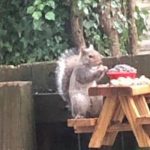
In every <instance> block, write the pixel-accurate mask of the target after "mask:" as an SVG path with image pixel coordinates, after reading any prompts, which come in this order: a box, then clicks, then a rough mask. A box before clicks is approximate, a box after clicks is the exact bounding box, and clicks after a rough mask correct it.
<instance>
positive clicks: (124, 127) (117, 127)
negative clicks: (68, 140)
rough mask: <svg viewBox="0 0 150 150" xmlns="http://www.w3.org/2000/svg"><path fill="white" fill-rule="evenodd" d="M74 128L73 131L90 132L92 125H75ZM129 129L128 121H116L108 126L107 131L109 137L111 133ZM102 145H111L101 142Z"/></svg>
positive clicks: (92, 128)
mask: <svg viewBox="0 0 150 150" xmlns="http://www.w3.org/2000/svg"><path fill="white" fill-rule="evenodd" d="M74 129H75V133H92V132H93V131H94V126H85V127H84V126H76V127H74ZM131 130H132V129H131V126H130V125H129V124H128V123H116V124H114V125H111V126H110V127H108V130H107V133H108V134H109V135H110V136H111V137H113V136H112V135H114V133H118V132H125V131H131ZM112 140H113V139H112ZM113 141H114V140H113ZM106 143H107V142H106ZM111 143H112V142H111ZM103 145H112V144H105V143H103Z"/></svg>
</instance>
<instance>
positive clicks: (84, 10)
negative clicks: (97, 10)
mask: <svg viewBox="0 0 150 150" xmlns="http://www.w3.org/2000/svg"><path fill="white" fill-rule="evenodd" d="M83 12H84V14H85V15H88V14H89V10H88V8H86V7H85V8H84V9H83Z"/></svg>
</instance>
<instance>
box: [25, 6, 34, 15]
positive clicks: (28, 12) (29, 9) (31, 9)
mask: <svg viewBox="0 0 150 150" xmlns="http://www.w3.org/2000/svg"><path fill="white" fill-rule="evenodd" d="M34 10H35V8H34V7H33V6H29V7H28V8H27V14H32V13H33V12H34Z"/></svg>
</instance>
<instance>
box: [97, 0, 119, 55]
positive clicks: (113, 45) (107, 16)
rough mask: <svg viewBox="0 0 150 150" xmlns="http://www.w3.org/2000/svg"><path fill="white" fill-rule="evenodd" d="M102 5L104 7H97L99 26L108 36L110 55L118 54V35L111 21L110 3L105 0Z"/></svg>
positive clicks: (113, 17)
mask: <svg viewBox="0 0 150 150" xmlns="http://www.w3.org/2000/svg"><path fill="white" fill-rule="evenodd" d="M103 5H104V6H105V9H104V8H103V9H102V8H100V9H99V14H100V15H99V19H100V23H101V28H102V29H103V31H104V32H105V33H106V35H107V36H108V37H109V40H110V49H111V54H112V56H120V55H121V51H120V43H119V35H118V32H117V30H116V29H115V28H114V26H113V22H114V21H115V16H112V15H111V9H112V8H111V4H110V2H107V1H106V0H104V1H103Z"/></svg>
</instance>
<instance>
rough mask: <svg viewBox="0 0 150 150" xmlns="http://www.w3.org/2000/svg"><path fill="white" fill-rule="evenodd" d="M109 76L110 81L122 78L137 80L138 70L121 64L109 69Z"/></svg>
mask: <svg viewBox="0 0 150 150" xmlns="http://www.w3.org/2000/svg"><path fill="white" fill-rule="evenodd" d="M107 76H108V77H109V78H110V79H118V78H120V77H124V78H127V77H130V78H136V77H137V70H136V69H135V68H133V67H131V66H129V65H126V64H119V65H116V66H115V67H113V68H111V69H109V70H108V72H107Z"/></svg>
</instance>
